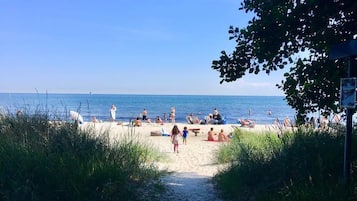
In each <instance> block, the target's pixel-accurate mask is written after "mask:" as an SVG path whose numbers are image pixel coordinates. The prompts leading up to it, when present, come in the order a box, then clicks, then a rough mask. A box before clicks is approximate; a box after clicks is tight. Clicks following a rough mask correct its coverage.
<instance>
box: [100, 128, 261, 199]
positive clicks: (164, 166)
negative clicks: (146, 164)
mask: <svg viewBox="0 0 357 201" xmlns="http://www.w3.org/2000/svg"><path fill="white" fill-rule="evenodd" d="M177 125H178V127H179V128H180V129H181V130H182V129H183V127H184V126H187V127H188V128H200V133H198V135H197V136H195V134H194V133H192V132H189V136H188V140H187V144H186V145H184V144H182V141H181V140H182V139H180V144H179V154H176V153H174V152H173V145H172V144H171V141H170V137H167V136H150V132H151V131H161V130H162V129H164V130H165V131H168V132H169V131H170V130H171V129H172V126H173V125H172V124H165V125H157V124H145V125H143V126H142V127H135V128H133V127H128V126H125V125H124V126H123V125H116V124H115V123H100V124H96V125H95V126H96V129H108V128H110V138H111V140H118V138H120V136H123V135H127V134H128V133H131V134H133V135H136V136H140V138H142V139H144V140H145V141H147V142H148V143H149V144H151V145H153V146H154V147H156V148H158V150H159V151H160V152H161V153H163V154H165V155H167V156H168V160H167V161H164V162H160V163H157V166H158V168H159V169H161V170H168V171H169V172H172V174H169V175H167V176H165V177H164V178H162V181H163V183H164V184H165V185H166V187H167V188H168V191H167V192H166V193H165V194H162V195H160V198H159V200H170V201H173V200H184V201H191V200H192V201H193V200H195V201H201V200H202V201H203V200H204V201H210V200H212V201H213V200H218V201H219V200H220V199H219V198H218V197H217V193H216V191H215V189H214V187H213V185H212V183H211V179H212V176H214V175H215V174H216V173H217V171H218V170H219V168H222V166H220V165H218V164H216V163H215V160H214V158H213V156H214V153H215V152H216V151H217V150H218V148H219V146H221V145H223V143H222V142H208V141H206V139H207V132H208V130H209V129H210V128H211V127H214V130H215V131H216V132H218V131H219V130H220V129H224V131H225V132H226V133H227V134H228V133H230V132H232V131H233V128H232V125H213V126H212V125H187V124H177ZM260 128H264V126H263V127H260ZM258 129H259V127H258Z"/></svg>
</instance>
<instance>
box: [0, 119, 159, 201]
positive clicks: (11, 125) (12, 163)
mask: <svg viewBox="0 0 357 201" xmlns="http://www.w3.org/2000/svg"><path fill="white" fill-rule="evenodd" d="M93 132H94V130H85V131H84V130H81V129H78V128H77V126H76V125H75V124H71V123H62V124H61V125H59V126H55V125H54V124H50V123H49V119H48V116H47V115H45V114H31V115H30V114H22V115H21V116H19V117H17V116H14V115H11V114H7V115H5V116H2V118H0V200H5V201H7V200H8V201H13V200H16V201H22V200H23V201H25V200H26V201H28V200H34V201H35V200H36V201H41V200H89V201H90V200H150V197H147V196H148V195H149V193H150V192H157V191H161V190H162V186H161V184H160V182H159V180H158V179H159V177H160V175H161V174H162V173H160V172H159V171H158V170H156V168H155V166H154V165H153V162H154V161H155V160H156V158H155V157H157V152H153V151H152V147H150V146H148V145H146V144H143V143H141V142H140V141H137V140H135V138H130V137H128V138H125V139H123V140H121V141H120V142H117V143H115V144H108V140H107V139H106V137H103V136H108V135H107V134H105V133H103V134H98V133H93ZM94 136H96V137H94ZM128 136H129V135H128Z"/></svg>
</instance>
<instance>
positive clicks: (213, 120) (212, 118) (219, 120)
mask: <svg viewBox="0 0 357 201" xmlns="http://www.w3.org/2000/svg"><path fill="white" fill-rule="evenodd" d="M116 112H117V107H116V106H115V105H114V104H112V105H111V108H110V111H109V121H110V122H115V120H116ZM166 120H168V122H170V123H175V122H176V110H175V107H171V109H170V114H169V116H166V113H164V117H163V119H162V118H161V117H160V116H156V118H155V123H158V124H163V123H164V122H165V121H166ZM186 120H187V123H190V124H225V120H224V118H223V117H222V115H221V114H220V113H219V112H218V110H217V108H214V110H213V114H211V113H210V114H208V115H207V116H206V117H205V118H204V119H200V118H198V117H196V116H194V115H193V113H190V114H189V115H188V116H187V117H186ZM92 122H95V123H96V122H101V121H100V120H98V119H97V118H96V117H93V118H92ZM143 122H146V123H151V122H152V120H151V119H150V118H148V111H147V109H146V108H144V110H143V111H142V112H141V113H140V116H138V117H137V118H136V119H135V120H134V121H133V122H132V123H133V124H134V125H135V126H141V125H142V123H143Z"/></svg>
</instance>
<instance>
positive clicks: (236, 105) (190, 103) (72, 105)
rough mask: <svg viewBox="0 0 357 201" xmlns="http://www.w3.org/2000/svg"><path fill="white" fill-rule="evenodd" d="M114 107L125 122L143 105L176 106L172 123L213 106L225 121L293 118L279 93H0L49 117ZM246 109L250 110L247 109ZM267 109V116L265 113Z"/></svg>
mask: <svg viewBox="0 0 357 201" xmlns="http://www.w3.org/2000/svg"><path fill="white" fill-rule="evenodd" d="M112 104H114V105H116V107H117V112H116V116H117V118H116V119H117V121H129V120H130V119H133V118H136V117H138V116H140V115H141V112H142V111H143V109H144V108H146V109H147V111H148V117H149V118H152V119H155V117H156V116H160V117H161V118H163V117H164V116H166V117H167V116H168V114H169V113H170V108H171V107H175V109H176V122H181V123H183V122H185V121H186V116H187V115H188V114H189V113H191V112H192V113H194V115H195V116H199V117H200V118H204V116H206V115H208V114H209V113H213V110H214V108H217V109H218V111H219V112H220V113H221V114H222V115H223V116H224V118H225V120H226V122H227V123H231V124H233V123H237V119H242V118H250V119H254V120H255V121H256V123H258V124H269V123H272V122H273V121H274V119H276V118H279V119H280V120H283V119H284V118H285V117H286V116H288V117H289V118H290V119H292V120H293V119H294V116H295V111H294V110H293V109H291V107H290V106H288V105H287V103H286V101H285V100H284V97H281V96H208V95H122V94H120V95H119V94H36V93H34V94H23V93H11V94H10V93H0V108H2V109H3V110H7V111H10V112H14V113H15V112H16V111H17V110H27V111H30V112H34V111H49V113H50V115H52V117H55V116H57V117H59V118H61V119H66V118H68V117H69V111H70V110H74V111H78V112H79V113H80V114H81V115H82V116H83V118H84V121H90V120H91V119H92V117H93V116H96V117H97V118H98V119H100V120H103V121H109V110H110V107H111V105H112ZM249 111H250V112H249ZM269 111H271V115H269Z"/></svg>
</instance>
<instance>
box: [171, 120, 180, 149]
mask: <svg viewBox="0 0 357 201" xmlns="http://www.w3.org/2000/svg"><path fill="white" fill-rule="evenodd" d="M179 135H181V131H180V130H179V129H178V127H177V125H174V127H173V128H172V130H171V142H172V144H174V153H175V152H176V153H179V151H178V145H179V141H178V139H179Z"/></svg>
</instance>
